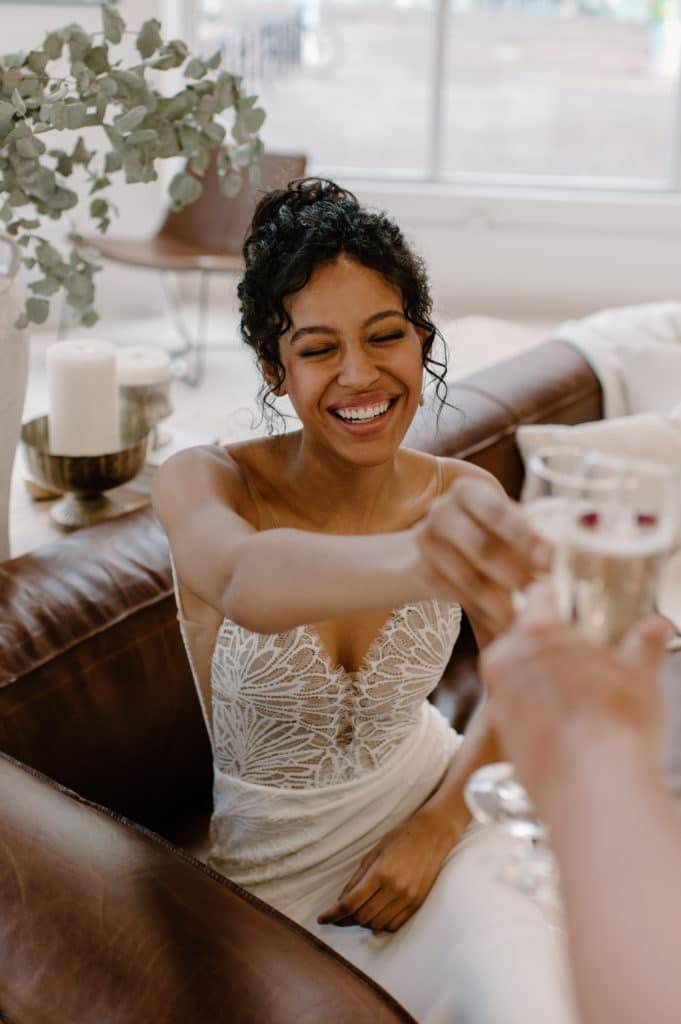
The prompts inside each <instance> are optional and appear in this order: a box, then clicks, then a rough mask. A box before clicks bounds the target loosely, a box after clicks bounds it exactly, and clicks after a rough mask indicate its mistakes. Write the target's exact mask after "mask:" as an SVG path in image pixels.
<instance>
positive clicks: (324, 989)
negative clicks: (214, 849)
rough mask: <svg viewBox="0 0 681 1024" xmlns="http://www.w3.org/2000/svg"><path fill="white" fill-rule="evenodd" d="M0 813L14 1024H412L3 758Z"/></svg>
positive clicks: (112, 822)
mask: <svg viewBox="0 0 681 1024" xmlns="http://www.w3.org/2000/svg"><path fill="white" fill-rule="evenodd" d="M0 806H2V819H1V820H0V838H1V845H2V858H1V859H0V904H1V905H2V916H1V918H0V962H1V963H2V982H1V984H0V989H1V991H2V1008H1V1010H0V1015H2V1017H3V1019H5V1015H6V1018H7V1020H8V1021H12V1024H54V1022H55V1021H64V1022H68V1024H149V1021H153V1022H154V1024H204V1022H205V1024H208V1022H213V1021H215V1022H218V1021H227V1020H229V1022H230V1024H252V1022H253V1021H267V1024H299V1022H301V1021H324V1024H379V1022H380V1024H397V1022H402V1024H415V1022H414V1021H413V1019H412V1017H411V1016H410V1015H409V1014H408V1013H407V1012H406V1010H404V1009H403V1008H402V1007H401V1006H400V1005H399V1004H398V1003H397V1002H396V1001H395V1000H394V999H393V998H392V997H391V996H390V995H388V994H387V993H386V992H384V991H383V989H381V988H380V986H379V985H377V984H376V983H375V982H374V981H372V980H371V979H369V978H367V977H365V976H364V975H363V974H362V973H361V972H360V971H359V970H357V968H355V967H354V966H352V965H350V964H348V963H347V962H346V961H345V960H343V958H342V957H340V956H339V955H338V954H337V953H335V952H334V951H333V950H331V949H330V948H329V947H327V946H326V945H325V944H324V943H322V942H320V941H319V940H318V939H316V938H315V937H314V936H312V935H309V934H308V933H307V932H305V931H304V929H302V928H300V927H298V926H297V925H296V924H294V923H293V922H291V921H289V920H288V919H287V918H286V917H284V916H283V915H282V914H279V913H278V912H277V911H275V910H273V909H272V908H271V907H269V906H267V904H265V903H262V902H261V901H260V900H258V899H256V898H255V897H253V896H251V895H249V894H247V893H245V892H244V891H243V890H242V889H240V888H239V887H238V886H236V885H234V884H233V883H232V882H229V881H228V880H227V879H225V878H223V877H222V876H221V875H218V874H216V873H215V872H212V871H210V869H208V868H206V867H204V866H203V865H201V864H199V863H198V862H196V861H193V860H192V859H191V858H189V857H187V856H185V855H184V854H182V853H181V852H180V851H178V850H177V849H174V848H173V847H172V846H171V845H170V844H169V843H166V842H164V841H163V840H161V839H159V838H158V837H157V836H154V835H153V834H152V833H149V832H147V831H146V830H143V829H141V828H139V827H138V826H134V825H132V824H131V823H130V822H127V821H125V820H124V819H122V818H120V817H116V816H115V815H113V814H111V813H110V812H108V811H107V810H105V809H104V808H100V807H97V806H95V805H93V804H91V803H88V802H87V801H85V800H84V799H83V798H81V797H78V796H76V795H75V794H74V793H70V792H69V791H67V790H65V789H63V788H61V787H59V786H57V785H56V784H55V783H54V782H52V781H51V780H49V779H47V778H45V777H44V776H41V775H39V774H38V773H37V772H35V771H33V770H32V769H28V768H26V767H25V766H24V765H20V764H19V763H18V762H16V761H14V760H13V759H11V758H8V757H7V756H5V755H0Z"/></svg>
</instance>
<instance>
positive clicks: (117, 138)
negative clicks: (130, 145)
mask: <svg viewBox="0 0 681 1024" xmlns="http://www.w3.org/2000/svg"><path fill="white" fill-rule="evenodd" d="M104 131H105V132H106V137H107V138H108V140H109V142H110V143H111V145H112V146H113V147H114V149H115V150H116V151H117V152H118V151H121V150H123V149H124V147H125V139H124V138H123V136H122V135H121V133H120V132H117V131H116V129H115V128H112V127H111V125H110V124H105V125H104Z"/></svg>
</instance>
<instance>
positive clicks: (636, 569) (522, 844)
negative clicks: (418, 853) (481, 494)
mask: <svg viewBox="0 0 681 1024" xmlns="http://www.w3.org/2000/svg"><path fill="white" fill-rule="evenodd" d="M522 501H523V504H524V505H525V508H526V511H527V514H528V517H529V519H530V521H531V523H532V525H533V527H534V529H535V530H536V532H537V533H538V534H539V535H540V536H542V537H543V538H545V539H546V540H548V541H549V542H550V543H551V545H552V547H553V552H554V555H553V564H552V569H551V573H550V579H551V581H552V583H553V588H554V592H555V596H556V603H557V607H558V611H559V614H560V615H561V617H562V618H564V619H566V620H571V621H574V622H575V623H576V624H577V625H578V626H579V628H580V629H581V630H582V631H584V633H585V634H586V635H587V636H588V637H589V638H590V639H592V640H593V641H595V642H596V643H604V644H617V643H618V642H619V641H620V640H621V639H622V637H623V636H624V634H625V633H626V632H627V630H628V629H629V627H630V626H631V625H632V624H633V623H634V622H635V621H636V620H637V619H639V618H641V617H642V616H644V615H647V614H649V613H650V612H651V611H652V610H653V608H654V602H655V589H656V584H657V580H658V576H659V570H660V565H661V562H662V559H663V557H664V555H665V554H666V553H667V552H668V551H669V549H670V548H671V546H672V544H673V542H674V539H675V535H676V532H677V524H678V519H679V478H678V476H677V474H675V473H673V472H672V471H670V470H668V469H667V468H665V467H663V466H659V465H656V464H654V463H649V462H635V461H631V460H621V459H613V458H610V457H605V456H601V455H598V454H596V453H585V452H583V451H580V450H579V449H557V448H553V449H543V450H540V451H539V452H537V453H536V454H535V455H534V456H533V457H532V458H531V459H530V462H529V466H528V473H527V477H526V480H525V486H524V488H523V495H522ZM465 797H466V801H467V803H468V806H469V808H470V809H471V811H472V813H473V815H474V817H475V818H476V820H478V821H480V822H482V823H485V824H496V825H500V826H502V827H503V828H505V829H506V830H507V831H508V832H509V833H510V834H511V835H513V836H515V837H516V838H517V839H518V840H519V846H518V855H517V857H516V858H515V859H513V860H511V861H509V862H508V863H507V864H505V865H503V868H502V876H503V877H504V878H505V879H506V880H507V881H509V882H511V883H512V884H513V885H515V886H517V887H519V888H522V889H524V890H525V891H527V892H529V893H531V894H532V895H533V896H534V897H535V898H536V899H538V900H539V901H540V902H541V903H543V904H549V905H551V904H553V905H556V904H557V897H558V872H557V868H556V865H555V861H554V858H553V855H552V853H551V850H550V848H549V846H548V843H547V838H548V836H547V830H546V827H545V826H544V825H543V823H542V822H541V821H540V820H539V819H538V818H537V815H536V813H535V812H534V809H533V807H532V803H531V800H530V799H529V796H528V794H527V793H526V791H525V789H524V788H523V786H522V785H521V784H520V783H519V782H518V780H517V779H516V777H515V774H514V769H513V765H511V764H509V763H507V762H503V763H500V764H492V765H486V766H485V767H484V768H480V769H479V770H478V771H476V772H474V773H473V774H472V775H471V777H470V779H469V780H468V783H467V786H466V791H465Z"/></svg>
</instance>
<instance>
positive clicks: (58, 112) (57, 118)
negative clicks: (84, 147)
mask: <svg viewBox="0 0 681 1024" xmlns="http://www.w3.org/2000/svg"><path fill="white" fill-rule="evenodd" d="M49 119H50V124H51V125H52V127H53V128H56V129H57V131H60V132H61V131H63V130H64V129H65V128H66V104H65V103H64V102H62V101H61V100H59V102H58V103H51V104H50V107H49Z"/></svg>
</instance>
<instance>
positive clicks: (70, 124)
mask: <svg viewBox="0 0 681 1024" xmlns="http://www.w3.org/2000/svg"><path fill="white" fill-rule="evenodd" d="M65 106H66V127H67V128H70V129H72V130H75V129H78V128H82V127H83V125H84V124H85V115H86V113H87V110H86V107H85V104H84V103H67V104H66V105H65Z"/></svg>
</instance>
